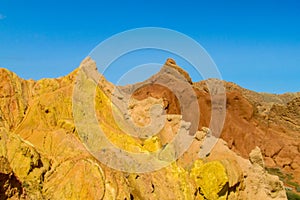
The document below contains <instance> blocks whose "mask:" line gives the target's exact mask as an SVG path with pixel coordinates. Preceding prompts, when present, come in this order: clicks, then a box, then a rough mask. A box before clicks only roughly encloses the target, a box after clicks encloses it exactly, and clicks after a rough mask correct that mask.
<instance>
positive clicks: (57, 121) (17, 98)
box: [0, 58, 300, 200]
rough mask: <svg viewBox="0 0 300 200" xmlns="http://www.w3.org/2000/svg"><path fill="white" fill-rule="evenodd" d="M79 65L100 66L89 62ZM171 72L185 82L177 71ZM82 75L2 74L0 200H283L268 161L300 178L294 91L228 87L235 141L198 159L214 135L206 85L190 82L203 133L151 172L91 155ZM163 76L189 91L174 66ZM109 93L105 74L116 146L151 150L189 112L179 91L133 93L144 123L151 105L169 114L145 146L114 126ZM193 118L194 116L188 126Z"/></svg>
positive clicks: (108, 125)
mask: <svg viewBox="0 0 300 200" xmlns="http://www.w3.org/2000/svg"><path fill="white" fill-rule="evenodd" d="M82 64H84V65H90V66H91V68H92V69H96V65H95V63H94V62H93V61H92V60H91V59H90V58H87V59H85V60H84V61H83V63H82ZM171 68H172V69H175V70H177V71H179V73H180V74H182V75H183V76H180V75H179V76H178V75H174V74H172V73H171V71H172V70H170V69H171ZM77 72H78V70H75V71H74V72H73V73H71V74H69V75H67V76H65V77H61V78H57V79H42V80H39V81H32V80H28V81H26V80H23V79H21V78H19V77H17V76H16V75H15V74H14V73H12V72H9V71H8V70H5V69H0V199H8V198H10V199H122V200H123V199H127V200H129V199H212V200H213V199H286V195H285V191H284V187H283V184H282V182H281V181H280V180H279V178H278V177H276V176H272V175H270V174H268V173H267V172H266V171H265V169H264V168H263V165H264V163H266V165H267V166H271V165H272V166H273V165H274V166H279V167H282V169H284V170H287V171H289V172H293V173H294V175H295V177H296V178H299V176H300V175H299V165H300V163H299V159H296V157H297V156H298V158H299V151H300V150H299V149H300V146H299V98H296V97H297V94H288V95H283V96H272V95H265V94H257V93H254V92H250V91H247V90H245V89H242V88H240V87H238V86H236V85H234V84H231V83H225V85H226V88H227V90H228V92H227V113H228V114H227V118H226V123H225V128H224V131H223V135H222V137H223V138H224V140H226V141H227V143H228V144H227V143H226V142H225V141H224V140H222V139H220V140H219V141H218V142H217V144H216V146H215V148H214V149H213V150H212V152H211V154H210V155H209V156H208V157H206V158H204V159H200V158H199V155H198V154H199V151H200V149H201V145H202V143H203V140H204V139H205V137H206V136H207V134H209V132H210V130H209V129H208V128H205V127H207V126H208V124H209V119H210V109H211V108H210V104H211V103H210V98H209V94H208V90H207V88H206V87H205V82H200V83H194V84H193V85H192V86H193V88H194V90H195V91H196V94H197V97H198V103H199V105H200V112H201V118H200V119H199V124H198V121H196V122H194V123H196V124H197V126H195V125H193V124H192V125H191V127H192V128H193V127H197V128H198V131H197V130H195V131H197V132H196V134H195V135H194V140H193V142H192V145H191V146H190V148H189V149H188V151H186V152H185V154H184V155H183V156H182V157H180V158H179V159H178V160H177V161H175V162H173V163H171V164H170V165H169V166H167V167H166V168H163V169H160V170H157V171H154V172H149V173H127V172H121V171H117V170H114V169H111V168H109V167H107V166H106V165H104V164H102V163H101V162H99V161H98V160H97V159H95V158H94V157H93V156H92V155H91V154H90V153H89V151H88V150H87V148H86V147H85V146H84V145H83V143H82V141H81V140H80V137H79V136H78V133H77V130H76V127H75V125H74V119H73V113H72V92H73V86H74V83H75V80H76V74H77ZM161 73H167V74H168V77H169V78H170V77H173V79H180V80H181V81H185V82H187V83H188V84H192V82H191V79H190V78H189V75H188V74H187V73H186V72H184V71H183V70H182V69H181V68H179V67H178V66H177V65H176V63H175V61H173V60H168V61H167V63H166V65H165V66H164V67H163V68H162V71H161ZM159 77H161V76H154V78H159ZM132 87H133V88H134V86H127V87H125V89H124V90H125V91H126V89H128V88H129V89H130V88H131V89H132ZM178 87H179V88H180V86H178ZM112 90H113V85H112V84H111V83H109V82H107V81H106V80H105V79H104V78H103V77H102V78H101V80H100V82H99V88H98V90H97V94H96V97H95V101H96V104H95V109H96V115H97V117H98V120H99V123H100V124H101V127H102V128H103V130H105V133H106V135H107V137H108V138H109V139H110V141H112V142H113V143H114V144H115V145H116V146H118V147H120V148H123V149H126V150H128V151H132V152H153V151H156V150H157V149H160V148H162V147H164V145H166V144H168V143H169V142H170V140H171V139H172V138H173V137H174V135H176V130H177V129H178V127H179V122H180V120H181V116H180V114H182V113H181V109H180V105H179V102H178V99H177V97H176V96H175V95H174V94H172V91H170V90H168V89H167V88H166V87H162V86H159V85H151V84H148V85H147V86H146V87H143V88H141V89H139V90H137V91H136V92H135V93H134V94H133V96H132V101H131V102H130V105H129V112H130V114H131V115H132V118H133V120H134V121H135V122H136V123H137V124H139V125H140V126H143V125H146V124H149V123H150V122H151V120H150V118H149V115H148V112H149V110H150V106H149V105H152V104H161V105H162V107H163V108H164V109H165V110H166V114H167V117H166V121H167V122H166V124H165V125H164V128H163V129H162V131H161V132H159V134H157V135H155V136H152V137H150V138H147V139H139V138H134V137H131V136H129V135H127V134H125V133H124V132H122V130H121V129H120V128H118V125H117V123H116V122H115V121H114V119H113V116H112V110H111V98H112V96H113V94H112ZM252 97H253V98H252ZM121 99H122V98H121ZM187 103H188V102H187ZM186 106H189V105H188V104H187V105H186ZM116 107H117V105H116ZM189 119H190V118H189V115H187V116H186V118H185V119H184V120H185V121H189ZM191 120H192V119H191ZM198 125H199V126H198ZM87 126H88V124H87ZM210 137H213V136H210ZM297 145H298V146H297ZM256 146H258V147H259V148H260V149H261V151H260V150H259V149H258V148H257V149H255V150H254V152H253V153H251V154H250V161H251V162H250V161H249V160H248V159H245V158H248V154H249V153H250V152H251V150H252V149H254V148H255V147H256ZM233 150H234V151H235V152H237V153H239V154H240V155H242V156H244V157H245V158H242V157H241V156H240V155H238V154H237V153H235V152H234V151H233ZM261 152H262V154H261ZM263 157H264V158H265V159H266V161H265V162H264V161H263V160H262V158H263Z"/></svg>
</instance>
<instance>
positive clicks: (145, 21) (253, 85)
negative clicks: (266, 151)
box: [0, 0, 300, 93]
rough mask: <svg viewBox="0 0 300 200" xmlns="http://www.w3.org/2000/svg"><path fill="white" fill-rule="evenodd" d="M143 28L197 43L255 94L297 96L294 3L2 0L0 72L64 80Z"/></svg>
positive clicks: (299, 10) (298, 19) (298, 17)
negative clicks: (124, 34)
mask: <svg viewBox="0 0 300 200" xmlns="http://www.w3.org/2000/svg"><path fill="white" fill-rule="evenodd" d="M145 26H146V27H147V26H151V27H164V28H170V29H173V30H176V31H179V32H182V33H184V34H186V35H188V36H190V37H192V38H194V39H195V40H196V41H198V42H199V43H200V44H201V45H202V46H203V47H204V48H205V49H206V50H207V52H208V53H209V54H210V56H211V57H212V58H213V60H214V61H215V63H216V64H217V66H218V68H219V70H220V72H221V74H222V77H223V79H224V80H227V81H232V82H235V83H237V84H239V85H241V86H243V87H246V88H248V89H252V90H255V91H260V92H272V93H284V92H296V91H300V78H299V75H300V3H299V1H296V0H295V1H289V0H287V1H283V0H282V1H276V0H274V1H230V0H229V1H199V0H198V1H196V0H194V1H193V0H192V1H186V2H184V1H176V0H173V1H161V0H160V1H158V0H151V1H150V0H130V1H129V0H128V1H121V0H120V1H82V0H78V1H55V0H52V1H33V0H26V1H17V0H1V1H0V67H5V68H8V69H10V70H12V71H14V72H16V73H17V74H18V75H19V76H21V77H23V78H26V79H28V78H33V79H40V78H43V77H58V76H63V75H66V74H68V73H69V72H71V71H72V70H74V69H75V68H76V67H78V65H79V64H80V62H81V60H82V59H84V58H85V57H86V56H87V55H88V54H89V53H90V51H91V50H92V49H93V48H94V47H95V46H96V45H97V44H99V43H100V42H101V41H103V40H105V39H106V38H108V37H110V36H112V35H114V34H116V33H119V32H121V31H125V30H127V29H132V28H138V27H145ZM162 59H164V58H162ZM163 61H164V60H162V61H161V62H163ZM183 67H184V66H183ZM108 79H110V77H108ZM195 81H197V80H195Z"/></svg>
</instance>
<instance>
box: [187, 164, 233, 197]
mask: <svg viewBox="0 0 300 200" xmlns="http://www.w3.org/2000/svg"><path fill="white" fill-rule="evenodd" d="M190 175H191V177H192V178H194V180H195V182H196V185H197V186H198V187H200V189H201V192H203V194H204V196H205V197H206V198H207V199H209V200H217V199H220V200H221V199H226V198H227V192H228V177H227V174H226V169H225V167H224V166H223V165H222V164H221V162H219V161H212V162H208V163H205V164H203V162H202V161H201V160H197V161H196V162H195V163H194V166H193V168H192V170H191V173H190Z"/></svg>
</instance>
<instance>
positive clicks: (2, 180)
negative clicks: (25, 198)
mask: <svg viewBox="0 0 300 200" xmlns="http://www.w3.org/2000/svg"><path fill="white" fill-rule="evenodd" d="M22 194H23V188H22V183H21V182H20V181H19V180H18V179H17V177H16V176H15V175H14V174H13V173H11V174H4V173H0V200H4V199H8V198H10V197H12V196H15V195H17V196H18V198H20V197H21V195H22Z"/></svg>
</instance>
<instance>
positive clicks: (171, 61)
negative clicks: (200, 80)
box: [164, 58, 193, 84]
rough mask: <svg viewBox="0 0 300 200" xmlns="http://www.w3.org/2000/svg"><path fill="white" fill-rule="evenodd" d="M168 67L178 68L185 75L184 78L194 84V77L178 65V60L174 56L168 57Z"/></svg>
mask: <svg viewBox="0 0 300 200" xmlns="http://www.w3.org/2000/svg"><path fill="white" fill-rule="evenodd" d="M164 66H166V67H172V68H173V69H176V70H177V71H178V72H179V73H180V74H181V75H183V76H184V78H185V79H186V80H187V81H188V82H189V83H190V84H192V83H193V82H192V79H191V77H190V75H189V74H188V73H187V72H186V71H185V70H184V69H182V68H181V67H180V66H178V65H177V64H176V61H175V60H174V59H172V58H168V59H167V60H166V62H165V65H164Z"/></svg>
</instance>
